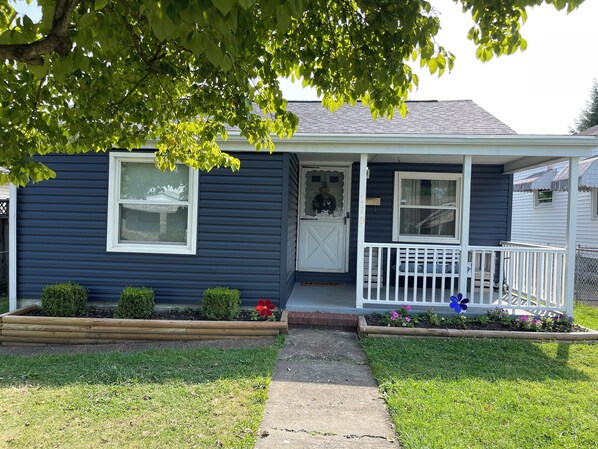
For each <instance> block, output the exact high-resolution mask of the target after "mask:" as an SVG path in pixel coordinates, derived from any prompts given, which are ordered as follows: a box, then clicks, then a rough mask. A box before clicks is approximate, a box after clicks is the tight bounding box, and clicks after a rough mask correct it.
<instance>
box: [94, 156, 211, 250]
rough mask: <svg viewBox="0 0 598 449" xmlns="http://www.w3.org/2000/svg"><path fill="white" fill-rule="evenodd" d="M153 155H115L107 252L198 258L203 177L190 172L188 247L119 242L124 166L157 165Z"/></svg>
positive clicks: (112, 169) (113, 158) (190, 170)
mask: <svg viewBox="0 0 598 449" xmlns="http://www.w3.org/2000/svg"><path fill="white" fill-rule="evenodd" d="M154 161H155V156H154V154H153V153H129V152H126V153H124V152H111V153H110V163H109V169H108V176H109V178H108V224H107V236H106V251H108V252H120V253H145V254H196V252H197V202H198V201H197V199H198V187H199V176H198V172H197V170H193V169H192V168H189V197H188V201H189V205H188V214H187V244H186V245H168V244H163V243H161V244H159V245H157V244H152V243H122V242H119V241H118V226H119V223H118V220H119V214H118V199H119V198H118V195H119V192H120V167H121V164H122V162H152V163H153V162H154Z"/></svg>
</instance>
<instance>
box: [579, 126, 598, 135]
mask: <svg viewBox="0 0 598 449" xmlns="http://www.w3.org/2000/svg"><path fill="white" fill-rule="evenodd" d="M577 135H579V136H598V125H594V126H592V127H591V128H588V129H586V130H583V131H582V132H580V133H577Z"/></svg>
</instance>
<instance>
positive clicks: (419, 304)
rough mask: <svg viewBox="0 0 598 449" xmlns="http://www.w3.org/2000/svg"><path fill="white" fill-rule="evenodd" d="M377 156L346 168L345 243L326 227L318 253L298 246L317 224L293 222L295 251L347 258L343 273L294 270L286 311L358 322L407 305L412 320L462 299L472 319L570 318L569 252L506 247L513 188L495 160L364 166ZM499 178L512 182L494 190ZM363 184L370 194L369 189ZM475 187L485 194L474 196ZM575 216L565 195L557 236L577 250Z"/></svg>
mask: <svg viewBox="0 0 598 449" xmlns="http://www.w3.org/2000/svg"><path fill="white" fill-rule="evenodd" d="M376 157H377V155H375V154H363V153H362V154H361V156H360V160H359V162H357V163H354V165H353V170H352V177H353V180H354V184H353V191H354V192H355V195H349V196H347V197H346V198H345V200H344V201H343V204H347V205H348V204H351V206H352V210H353V212H354V213H353V216H354V217H355V218H356V220H355V221H356V225H357V226H355V227H352V229H353V230H354V231H355V233H354V234H352V233H350V232H348V231H347V232H346V237H345V238H337V239H328V240H326V239H327V238H328V236H329V235H336V234H333V233H331V232H329V231H328V228H326V232H325V233H322V234H320V235H318V234H317V233H316V232H313V234H314V235H315V236H316V237H317V238H315V239H314V241H316V243H317V245H316V244H314V245H313V246H309V245H307V246H305V245H304V242H305V241H306V240H304V239H303V233H302V229H308V228H305V227H304V228H301V226H310V228H311V229H316V228H314V224H315V223H317V220H316V219H317V217H316V218H312V217H307V218H300V219H299V227H300V232H298V234H299V237H300V241H299V248H300V249H303V250H304V253H307V254H310V255H312V254H317V252H318V251H319V250H321V252H320V254H321V255H322V257H324V258H326V257H330V254H334V255H336V254H342V253H343V252H345V254H346V264H345V267H346V270H345V273H344V274H343V273H342V270H339V269H337V270H336V271H337V272H336V273H334V272H331V273H326V271H327V270H326V269H320V270H319V271H320V272H311V273H309V272H307V273H306V272H305V270H304V269H302V268H301V265H300V264H298V265H297V269H298V270H299V271H298V273H300V274H301V275H300V276H299V275H298V276H297V281H298V282H294V284H292V285H293V288H292V290H291V292H290V296H289V298H288V302H287V304H286V308H287V309H288V310H289V311H320V312H330V313H353V314H355V313H358V314H363V313H372V312H377V311H387V310H390V309H394V308H397V307H398V306H400V305H401V304H409V305H410V306H411V307H413V308H414V310H416V311H425V310H427V309H429V308H433V309H434V311H435V312H437V313H450V312H451V310H452V309H450V307H449V305H450V298H451V296H453V295H454V296H456V295H457V294H458V293H462V294H463V296H464V297H467V298H468V299H469V304H468V306H469V309H468V310H469V311H470V313H484V312H485V311H486V310H488V309H493V308H504V309H507V310H508V311H510V312H511V313H517V314H521V313H530V314H536V315H544V314H548V313H563V314H567V315H572V311H573V277H574V276H573V274H574V263H573V261H572V260H573V259H572V257H574V254H573V252H572V251H569V250H568V249H567V248H560V247H545V246H537V245H529V244H526V243H520V242H511V241H508V238H509V236H510V233H509V231H508V228H509V226H510V205H509V204H510V203H509V204H507V202H506V201H507V198H509V197H510V195H511V193H510V192H511V189H512V184H511V182H512V181H510V179H511V177H507V176H504V175H508V174H509V171H507V169H506V164H505V165H503V166H500V165H498V166H497V165H496V164H495V162H496V161H495V160H489V159H488V158H487V157H481V156H476V158H475V163H476V164H477V165H475V167H474V157H472V156H469V155H465V156H461V157H460V159H461V161H462V163H461V164H459V165H460V166H459V165H457V164H453V166H452V168H446V167H441V166H440V164H439V163H438V161H439V158H438V157H435V158H433V157H429V156H428V157H426V158H424V159H418V160H427V161H429V162H430V163H429V164H426V165H421V163H420V165H417V164H415V160H414V162H412V163H411V164H409V163H407V164H405V163H403V162H401V164H392V163H389V162H387V161H386V160H385V159H384V158H378V159H376V161H378V160H380V162H376V163H375V164H371V163H370V162H369V161H370V160H371V159H374V158H376ZM451 161H452V162H456V160H455V159H452V160H451ZM355 162H356V161H355ZM489 162H493V163H494V165H493V166H492V167H494V168H491V169H489V168H486V169H484V168H482V167H490V166H491V165H488V164H489ZM569 163H570V167H571V171H572V172H574V173H577V167H578V158H576V157H571V158H570V160H569ZM434 164H436V165H434ZM484 164H487V165H484ZM323 165H325V164H323ZM496 168H500V172H497V171H496V170H495V169H496ZM309 169H310V170H320V171H322V170H323V169H322V167H317V168H313V166H309ZM328 170H330V169H328ZM443 170H444V171H443ZM306 173H307V171H306ZM314 173H315V172H314ZM347 173H350V171H347ZM501 176H503V180H507V179H508V180H509V182H508V183H504V181H500V180H499V178H500V177H501ZM370 177H372V181H373V187H372V188H370V189H369V188H368V184H369V182H370ZM315 178H316V177H315V176H314V179H315ZM317 178H318V179H317V181H320V179H319V178H320V177H319V176H318V177H317ZM341 179H342V178H341ZM393 179H394V188H393V182H392V180H393ZM472 179H473V180H474V181H472ZM569 183H570V184H571V185H570V186H569V187H570V190H569V191H573V192H575V191H576V190H577V185H576V183H577V177H576V176H572V177H570V178H569ZM476 186H477V188H478V189H480V188H483V189H485V190H483V191H482V190H477V191H476V190H474V189H476ZM402 189H404V192H406V193H402V192H403V190H402ZM492 192H502V193H500V194H498V195H497V194H496V193H492ZM310 199H311V196H309V198H308V197H307V196H306V195H305V194H303V196H302V197H300V200H299V203H300V204H299V206H300V207H304V208H305V210H308V209H309V206H310V204H312V203H310V201H309V200H310ZM498 201H500V202H498ZM509 201H510V200H509ZM495 202H496V203H495ZM372 204H374V206H373V207H372ZM493 204H500V207H498V208H497V207H496V206H495V205H494V206H493ZM366 206H367V207H366ZM576 207H577V206H576V197H575V196H574V195H573V196H572V195H570V198H569V206H568V223H567V228H566V229H564V230H563V231H564V233H565V234H566V235H567V242H568V243H569V246H568V248H574V246H575V214H576ZM366 212H367V213H366ZM420 212H421V213H420ZM409 214H411V215H412V216H410V215H409ZM299 216H300V217H301V209H300V214H299ZM342 216H343V217H345V218H344V224H345V226H348V224H347V223H348V221H349V220H348V217H349V213H346V210H345V211H343V213H342ZM405 217H409V218H405ZM413 217H415V218H413ZM325 218H327V217H325ZM329 221H330V219H329ZM306 223H307V225H306ZM405 223H407V224H405ZM338 235H342V234H338ZM331 241H332V242H333V243H332V244H330V242H331ZM343 242H346V244H345V243H343ZM302 245H304V246H302ZM331 245H332V246H331ZM345 245H346V246H345ZM331 248H340V250H338V251H337V252H335V251H333V250H332V249H331ZM343 248H346V249H343ZM298 260H301V255H299V256H298ZM330 260H334V261H335V262H336V261H337V260H339V259H336V258H332V257H331V258H330ZM339 267H342V263H341V264H340V265H339ZM308 271H309V270H308ZM312 271H318V270H312ZM331 271H335V270H331ZM339 271H341V272H340V273H339Z"/></svg>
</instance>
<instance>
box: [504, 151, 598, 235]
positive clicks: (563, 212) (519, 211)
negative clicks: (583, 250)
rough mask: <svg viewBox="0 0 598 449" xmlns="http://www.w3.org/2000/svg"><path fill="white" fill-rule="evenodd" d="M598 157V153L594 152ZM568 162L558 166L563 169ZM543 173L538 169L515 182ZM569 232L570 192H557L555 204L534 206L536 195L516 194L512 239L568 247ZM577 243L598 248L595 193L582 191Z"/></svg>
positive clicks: (522, 173) (554, 199)
mask: <svg viewBox="0 0 598 449" xmlns="http://www.w3.org/2000/svg"><path fill="white" fill-rule="evenodd" d="M594 155H598V150H596V151H594ZM567 164H568V163H567V162H561V163H558V164H554V165H553V168H555V169H557V170H562V169H563V168H565V167H567ZM540 170H542V169H541V168H536V169H533V170H527V171H524V172H521V173H517V174H516V175H515V176H514V180H515V181H517V180H519V179H523V178H526V177H527V176H529V175H531V174H532V173H535V172H537V171H540ZM566 229H567V192H554V193H553V197H552V205H550V206H541V207H534V195H533V193H531V192H530V193H527V192H514V193H513V221H512V227H511V240H514V241H517V242H527V243H536V244H540V245H558V246H564V245H565V241H566V235H565V233H566ZM577 244H578V245H585V246H598V219H595V218H592V193H591V192H579V196H578V209H577Z"/></svg>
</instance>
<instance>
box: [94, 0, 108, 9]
mask: <svg viewBox="0 0 598 449" xmlns="http://www.w3.org/2000/svg"><path fill="white" fill-rule="evenodd" d="M109 1H110V0H94V2H93V9H95V10H96V11H100V10H102V9H104V8H105V7H106V5H107V4H108V2H109Z"/></svg>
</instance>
